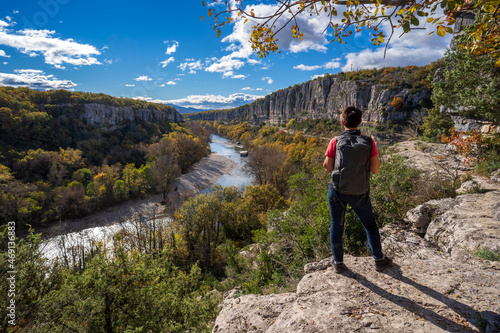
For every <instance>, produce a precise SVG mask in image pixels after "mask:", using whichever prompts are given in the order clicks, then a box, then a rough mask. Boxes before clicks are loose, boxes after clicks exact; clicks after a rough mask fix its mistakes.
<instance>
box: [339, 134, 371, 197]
mask: <svg viewBox="0 0 500 333" xmlns="http://www.w3.org/2000/svg"><path fill="white" fill-rule="evenodd" d="M371 152H372V138H370V137H369V136H366V135H361V131H359V130H347V131H345V132H344V133H342V135H340V136H338V137H337V143H336V153H335V163H334V168H333V170H334V171H333V172H332V180H331V184H332V186H333V188H334V189H335V190H336V191H337V192H339V193H342V194H347V195H361V194H365V193H367V192H368V191H369V189H370V155H371Z"/></svg>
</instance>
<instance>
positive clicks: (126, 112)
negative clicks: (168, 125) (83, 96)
mask: <svg viewBox="0 0 500 333" xmlns="http://www.w3.org/2000/svg"><path fill="white" fill-rule="evenodd" d="M80 119H82V120H86V121H87V123H89V124H94V125H111V126H119V125H122V124H124V123H125V122H127V121H136V120H140V121H145V120H146V121H150V122H153V123H154V122H159V121H163V120H167V121H169V122H179V121H182V116H181V115H180V113H179V112H177V111H176V110H175V109H174V108H165V110H158V109H133V108H131V107H128V106H112V105H104V104H97V103H87V104H85V105H84V111H83V112H82V113H81V115H80Z"/></svg>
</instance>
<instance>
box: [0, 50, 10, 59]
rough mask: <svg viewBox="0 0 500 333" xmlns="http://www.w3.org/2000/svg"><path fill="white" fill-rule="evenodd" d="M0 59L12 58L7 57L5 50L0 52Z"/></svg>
mask: <svg viewBox="0 0 500 333" xmlns="http://www.w3.org/2000/svg"><path fill="white" fill-rule="evenodd" d="M0 57H5V58H10V55H7V54H6V53H5V51H4V50H0Z"/></svg>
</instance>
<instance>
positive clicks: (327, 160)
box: [323, 156, 335, 172]
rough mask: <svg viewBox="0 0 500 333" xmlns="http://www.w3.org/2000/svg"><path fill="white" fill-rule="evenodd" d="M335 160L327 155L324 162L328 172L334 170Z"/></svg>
mask: <svg viewBox="0 0 500 333" xmlns="http://www.w3.org/2000/svg"><path fill="white" fill-rule="evenodd" d="M334 162H335V160H334V159H333V158H330V157H328V156H327V157H326V158H325V161H324V162H323V168H324V169H325V171H326V172H332V171H333V163H334Z"/></svg>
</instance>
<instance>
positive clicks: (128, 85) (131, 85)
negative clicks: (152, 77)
mask: <svg viewBox="0 0 500 333" xmlns="http://www.w3.org/2000/svg"><path fill="white" fill-rule="evenodd" d="M125 87H135V84H126V85H125Z"/></svg>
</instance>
